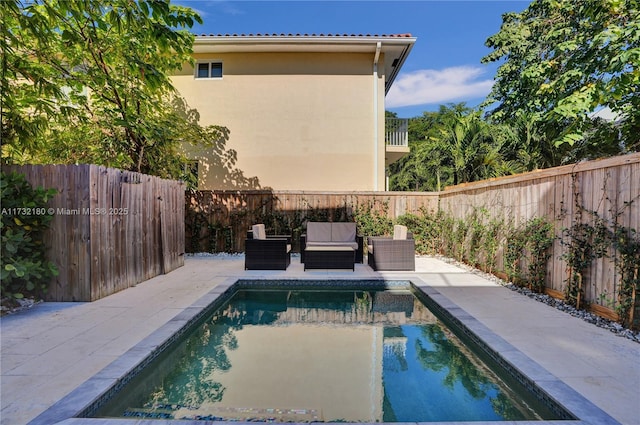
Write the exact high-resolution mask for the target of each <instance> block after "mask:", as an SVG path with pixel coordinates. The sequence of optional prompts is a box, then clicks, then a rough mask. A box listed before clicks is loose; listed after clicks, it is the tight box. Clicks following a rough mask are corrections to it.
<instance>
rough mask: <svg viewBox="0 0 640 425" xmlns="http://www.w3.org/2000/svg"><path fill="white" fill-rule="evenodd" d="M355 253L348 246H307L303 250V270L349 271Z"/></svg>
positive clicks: (353, 267)
mask: <svg viewBox="0 0 640 425" xmlns="http://www.w3.org/2000/svg"><path fill="white" fill-rule="evenodd" d="M355 260H356V251H355V250H354V249H353V248H351V247H349V246H309V247H307V248H305V250H304V269H305V270H307V269H351V270H354V271H355V265H354V264H355Z"/></svg>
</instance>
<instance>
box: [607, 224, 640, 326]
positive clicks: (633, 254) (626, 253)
mask: <svg viewBox="0 0 640 425" xmlns="http://www.w3.org/2000/svg"><path fill="white" fill-rule="evenodd" d="M612 240H613V246H614V247H615V249H616V251H617V252H618V255H619V258H618V261H617V263H616V268H617V269H618V273H620V283H619V287H618V305H617V306H616V311H617V312H618V315H619V317H620V321H621V322H622V323H623V324H624V325H625V326H628V327H630V328H632V329H639V328H640V299H639V298H640V296H639V295H638V293H640V235H639V234H638V233H637V232H636V230H635V229H630V228H625V227H618V228H616V229H615V231H614V232H613V234H612Z"/></svg>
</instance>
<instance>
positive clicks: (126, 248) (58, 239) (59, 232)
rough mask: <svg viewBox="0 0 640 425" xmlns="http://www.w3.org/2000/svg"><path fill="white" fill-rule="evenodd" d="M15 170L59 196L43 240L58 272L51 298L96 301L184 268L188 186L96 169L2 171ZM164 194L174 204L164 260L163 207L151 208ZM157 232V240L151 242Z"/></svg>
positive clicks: (166, 214)
mask: <svg viewBox="0 0 640 425" xmlns="http://www.w3.org/2000/svg"><path fill="white" fill-rule="evenodd" d="M11 171H16V172H19V173H22V174H25V177H26V179H27V181H28V182H29V183H31V185H32V186H35V187H38V186H40V187H44V188H55V189H57V190H58V194H57V195H55V196H54V197H53V198H52V199H51V200H50V202H49V204H48V207H49V208H53V210H54V211H55V213H54V216H53V219H52V220H51V224H50V228H49V229H48V230H47V231H46V233H45V236H44V239H45V243H46V246H47V252H46V255H47V259H48V260H50V261H52V262H53V263H54V264H56V266H57V268H58V271H59V274H58V276H57V277H54V278H53V279H52V280H51V282H50V285H49V290H48V292H47V294H46V295H45V297H46V299H47V300H50V301H94V300H97V299H99V298H102V297H105V296H107V295H110V294H112V293H114V292H117V291H120V290H122V289H125V288H128V287H130V286H133V285H135V284H137V283H139V282H142V281H144V280H146V279H149V278H151V277H153V276H155V275H157V274H159V273H161V272H162V270H163V269H164V271H165V272H169V271H171V270H174V269H175V268H177V267H180V266H182V265H184V256H183V254H184V240H185V239H184V191H185V187H184V184H183V183H182V182H177V181H170V180H163V179H160V178H157V177H151V176H146V175H143V174H139V173H134V172H128V171H121V170H115V169H111V168H106V167H101V166H96V165H27V166H3V172H11ZM155 187H157V188H158V189H157V190H156V189H154V188H155ZM158 192H159V196H160V197H161V198H162V199H166V200H168V201H167V207H165V209H164V210H162V211H163V223H162V224H163V226H164V227H163V229H162V235H163V243H164V244H166V246H165V247H164V248H165V251H164V252H166V253H167V255H165V256H164V257H162V258H160V257H159V250H158V247H157V245H158V242H159V240H158V239H159V236H160V235H161V233H160V229H159V228H158V225H159V224H160V223H159V220H158V215H159V214H160V209H159V207H158V206H155V207H153V206H150V207H149V206H148V205H147V204H149V203H152V202H153V201H154V200H155V202H156V203H157V202H158V201H157V199H155V198H154V196H153V194H154V193H158ZM125 209H126V211H127V213H126V214H125V213H124V211H125ZM154 226H155V228H154ZM154 233H156V234H157V235H158V237H155V238H154V237H147V234H149V235H153V234H154ZM153 253H155V254H158V255H156V256H154V255H153ZM149 254H151V255H149ZM161 262H162V264H160V263H161Z"/></svg>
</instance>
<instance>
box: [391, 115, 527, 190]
mask: <svg viewBox="0 0 640 425" xmlns="http://www.w3.org/2000/svg"><path fill="white" fill-rule="evenodd" d="M509 131H511V130H510V128H508V127H507V126H505V125H503V124H494V123H491V122H488V121H487V120H485V119H483V117H482V116H481V113H480V111H474V110H473V109H471V108H468V107H467V106H466V105H465V104H464V103H460V104H452V105H447V106H444V105H442V106H441V107H440V109H439V110H438V111H437V112H425V113H424V114H423V115H422V116H421V117H416V118H412V119H411V120H410V121H409V146H410V149H411V150H410V153H409V155H407V156H406V157H404V158H402V159H401V160H400V161H398V162H397V163H395V164H392V165H391V167H390V174H391V177H390V179H389V187H390V189H392V190H435V191H440V190H442V189H443V188H444V187H445V186H447V185H454V184H459V183H465V182H471V181H476V180H481V179H485V178H490V177H497V176H501V175H505V174H513V173H516V172H521V171H525V170H526V168H525V166H524V164H522V162H521V161H519V160H518V158H517V155H516V154H515V153H513V149H514V148H513V145H512V142H513V139H514V138H515V136H513V137H511V138H510V137H508V134H509Z"/></svg>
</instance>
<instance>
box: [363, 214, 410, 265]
mask: <svg viewBox="0 0 640 425" xmlns="http://www.w3.org/2000/svg"><path fill="white" fill-rule="evenodd" d="M367 259H368V264H369V267H371V268H372V269H373V270H381V271H414V270H415V269H416V245H415V241H414V240H413V235H412V234H411V233H410V232H408V231H407V228H406V227H405V226H401V225H395V226H394V229H393V237H384V236H370V237H369V238H368V239H367Z"/></svg>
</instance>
